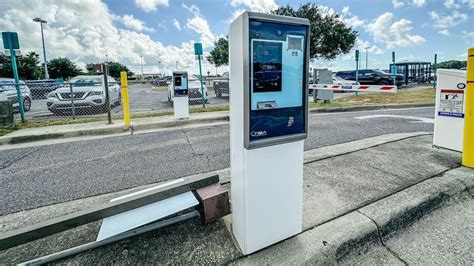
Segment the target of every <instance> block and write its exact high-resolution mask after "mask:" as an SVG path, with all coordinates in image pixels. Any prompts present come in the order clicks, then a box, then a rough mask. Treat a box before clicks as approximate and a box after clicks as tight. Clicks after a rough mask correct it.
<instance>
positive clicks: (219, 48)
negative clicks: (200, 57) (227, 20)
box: [206, 38, 229, 69]
mask: <svg viewBox="0 0 474 266" xmlns="http://www.w3.org/2000/svg"><path fill="white" fill-rule="evenodd" d="M206 59H207V61H209V63H211V64H212V65H214V66H215V67H216V69H217V68H218V67H220V66H224V65H228V64H229V41H228V40H227V38H219V40H217V41H215V42H214V49H212V51H211V52H210V53H209V56H207V57H206Z"/></svg>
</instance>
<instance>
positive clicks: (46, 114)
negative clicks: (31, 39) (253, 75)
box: [26, 83, 229, 120]
mask: <svg viewBox="0 0 474 266" xmlns="http://www.w3.org/2000/svg"><path fill="white" fill-rule="evenodd" d="M210 88H211V86H208V104H210V105H213V104H221V103H228V102H229V97H228V96H227V95H224V97H221V98H217V97H216V95H215V93H214V91H213V90H211V89H210ZM128 93H129V101H130V112H131V113H132V114H134V113H148V112H156V111H163V110H172V109H173V107H172V106H171V104H170V103H169V102H168V92H167V91H166V90H153V86H152V85H151V84H149V83H146V84H141V83H139V84H129V89H128ZM191 105H199V103H197V102H193V103H191ZM76 113H77V115H78V116H80V117H90V116H106V115H107V114H106V113H99V112H97V111H94V110H90V109H81V110H77V112H76ZM111 113H112V114H115V115H121V114H122V107H121V106H112V110H111ZM58 117H59V118H61V117H62V118H64V117H67V116H56V115H54V114H53V113H51V112H50V111H49V110H48V108H47V107H46V99H33V101H32V103H31V110H30V111H29V112H26V118H27V119H30V120H31V119H45V118H48V119H49V118H58Z"/></svg>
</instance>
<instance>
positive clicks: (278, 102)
mask: <svg viewBox="0 0 474 266" xmlns="http://www.w3.org/2000/svg"><path fill="white" fill-rule="evenodd" d="M306 38H307V27H306V26H302V25H291V24H279V23H274V22H266V21H260V20H254V19H250V21H249V42H250V43H249V48H250V54H249V58H250V79H249V80H250V110H249V111H250V119H249V120H250V121H249V123H250V125H249V129H250V130H249V133H250V139H249V140H250V142H252V141H258V140H262V139H268V138H275V137H281V136H288V135H293V134H304V133H306V129H305V122H306V121H305V119H306V116H305V110H306V109H305V108H306V89H305V87H304V86H306V80H304V79H305V77H306V73H304V72H305V69H306Z"/></svg>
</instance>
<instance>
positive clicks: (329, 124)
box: [0, 107, 434, 215]
mask: <svg viewBox="0 0 474 266" xmlns="http://www.w3.org/2000/svg"><path fill="white" fill-rule="evenodd" d="M380 114H386V115H396V117H393V116H382V117H372V118H365V119H359V118H360V117H367V116H369V115H380ZM433 115H434V109H433V108H431V107H430V108H413V109H400V110H379V111H363V112H349V113H332V114H310V116H309V136H308V139H307V140H306V142H305V149H306V150H310V149H315V148H319V147H324V146H329V145H334V144H338V143H344V142H348V141H353V140H358V139H363V138H368V137H373V136H378V135H383V134H389V133H404V132H418V131H432V130H433V124H432V123H429V122H428V123H427V122H426V121H425V119H421V120H417V119H416V118H417V117H422V118H433ZM227 167H229V126H228V124H222V125H214V126H207V127H199V128H188V129H176V130H167V131H161V132H155V133H148V134H136V135H127V136H111V137H106V138H97V139H91V140H87V141H77V142H70V143H60V144H54V145H45V146H37V147H29V148H21V149H8V150H5V149H4V150H2V151H1V152H0V183H1V184H2V186H0V195H2V197H0V215H5V214H9V213H14V212H18V211H21V210H26V209H32V208H37V207H40V206H45V205H50V204H54V203H59V202H65V201H70V200H74V199H79V198H83V197H89V196H93V195H99V194H103V193H109V192H114V191H119V190H123V189H127V188H132V187H135V186H139V185H146V184H150V183H155V182H159V181H164V180H170V179H175V178H178V177H182V176H188V175H191V174H197V173H204V172H209V171H213V170H219V169H223V168H227Z"/></svg>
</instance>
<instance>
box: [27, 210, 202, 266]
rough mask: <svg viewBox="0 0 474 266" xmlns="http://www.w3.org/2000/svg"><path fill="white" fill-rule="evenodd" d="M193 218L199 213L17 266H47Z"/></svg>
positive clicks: (153, 224) (146, 226)
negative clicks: (45, 265) (44, 265)
mask: <svg viewBox="0 0 474 266" xmlns="http://www.w3.org/2000/svg"><path fill="white" fill-rule="evenodd" d="M194 217H199V212H198V211H192V212H189V213H185V214H182V215H179V216H176V217H172V218H170V219H167V220H163V221H159V222H156V223H152V224H149V225H145V226H143V227H139V228H136V229H133V230H130V231H127V232H124V233H121V234H119V235H117V236H115V237H111V238H106V239H104V240H101V241H95V242H90V243H87V244H84V245H80V246H77V247H73V248H70V249H66V250H63V251H59V252H57V253H54V254H50V255H47V256H44V257H41V258H37V259H34V260H30V261H27V262H23V263H20V264H19V265H43V264H47V263H50V262H53V261H57V260H59V259H62V258H65V257H69V256H72V255H76V254H79V253H81V252H84V251H88V250H91V249H94V248H98V247H101V246H104V245H108V244H111V243H114V242H117V241H120V240H123V239H126V238H130V237H132V236H136V235H139V234H143V233H146V232H149V231H152V230H156V229H159V228H162V227H165V226H168V225H172V224H175V223H179V222H182V221H186V220H189V219H191V218H194Z"/></svg>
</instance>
